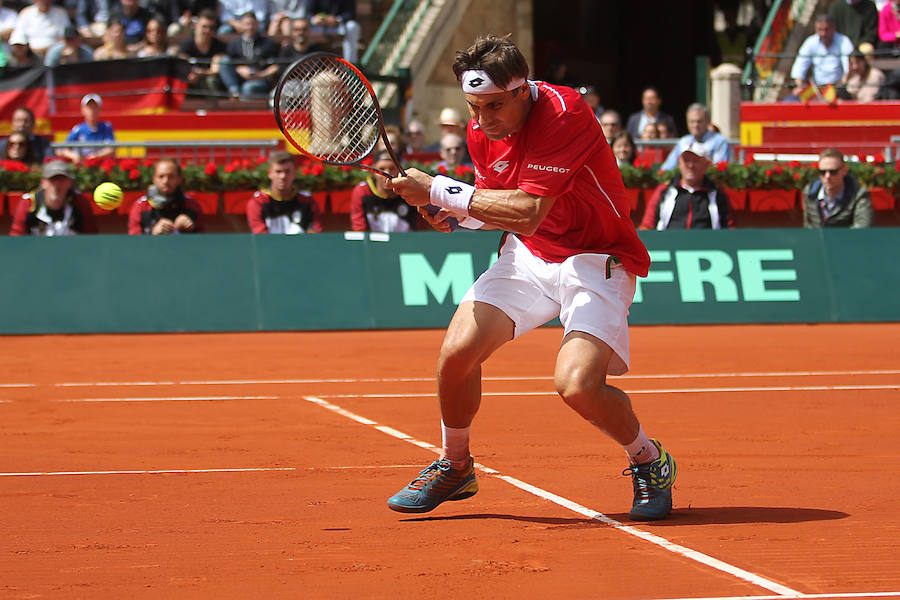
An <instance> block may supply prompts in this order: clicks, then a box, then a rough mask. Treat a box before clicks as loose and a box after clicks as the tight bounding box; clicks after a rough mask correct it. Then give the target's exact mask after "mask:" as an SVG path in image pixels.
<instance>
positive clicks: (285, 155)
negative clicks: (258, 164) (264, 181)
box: [269, 150, 295, 167]
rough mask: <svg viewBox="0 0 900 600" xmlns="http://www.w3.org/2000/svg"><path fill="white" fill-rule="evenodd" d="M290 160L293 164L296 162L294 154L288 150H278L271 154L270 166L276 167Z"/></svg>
mask: <svg viewBox="0 0 900 600" xmlns="http://www.w3.org/2000/svg"><path fill="white" fill-rule="evenodd" d="M286 162H289V163H291V164H295V163H294V155H293V154H291V153H290V152H288V151H287V150H276V151H275V152H273V153H272V154H270V155H269V166H270V167H274V166H275V165H280V164H281V163H286Z"/></svg>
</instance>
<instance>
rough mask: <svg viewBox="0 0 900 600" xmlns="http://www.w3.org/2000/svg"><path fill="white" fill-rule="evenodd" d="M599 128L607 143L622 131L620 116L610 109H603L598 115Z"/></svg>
mask: <svg viewBox="0 0 900 600" xmlns="http://www.w3.org/2000/svg"><path fill="white" fill-rule="evenodd" d="M600 129H602V130H603V135H604V136H606V141H607V143H609V142H611V141H612V140H613V138H614V137H616V136H617V135H619V134H620V133H622V131H623V129H622V117H620V116H619V113H617V112H616V111H614V110H612V109H608V110H604V111H603V113H602V114H601V115H600Z"/></svg>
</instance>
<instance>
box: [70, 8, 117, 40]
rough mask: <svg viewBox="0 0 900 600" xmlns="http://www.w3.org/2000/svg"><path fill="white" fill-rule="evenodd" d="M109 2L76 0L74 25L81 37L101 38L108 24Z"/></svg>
mask: <svg viewBox="0 0 900 600" xmlns="http://www.w3.org/2000/svg"><path fill="white" fill-rule="evenodd" d="M109 5H110V0H77V4H76V6H75V25H76V26H77V27H78V31H79V32H80V33H81V35H82V36H84V37H88V38H94V37H102V36H103V32H105V31H106V24H107V23H109Z"/></svg>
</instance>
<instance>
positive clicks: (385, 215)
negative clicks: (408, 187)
mask: <svg viewBox="0 0 900 600" xmlns="http://www.w3.org/2000/svg"><path fill="white" fill-rule="evenodd" d="M373 166H374V167H375V168H376V169H381V170H382V171H384V172H386V173H390V174H391V175H393V176H394V177H396V176H397V175H399V174H400V169H398V168H397V165H395V164H394V161H393V160H392V159H391V156H390V155H389V154H388V153H387V152H384V151H382V152H379V153H378V154H376V155H375V161H374V162H373ZM386 182H387V180H386V179H385V178H384V176H382V175H378V174H375V173H371V174H369V176H368V177H367V178H366V180H365V181H363V182H362V183H360V184H359V185H357V186H356V187H355V188H353V195H352V196H351V199H350V224H351V226H352V227H353V231H385V232H400V231H412V230H414V229H417V226H418V219H419V214H418V212H416V209H415V208H412V207H411V206H409V205H408V204H407V203H406V201H404V200H403V198H401V197H400V196H398V195H397V194H396V193H394V192H393V191H391V190H389V189H387V186H386V185H385V184H386Z"/></svg>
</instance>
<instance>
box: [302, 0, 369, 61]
mask: <svg viewBox="0 0 900 600" xmlns="http://www.w3.org/2000/svg"><path fill="white" fill-rule="evenodd" d="M306 18H307V19H309V24H310V25H312V27H313V32H315V33H324V34H332V33H337V34H338V35H341V36H343V38H344V41H343V43H342V44H341V46H342V50H343V54H344V59H345V60H349V61H350V62H352V63H355V62H356V61H357V58H358V55H359V34H360V27H359V23H357V22H356V0H306Z"/></svg>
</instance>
